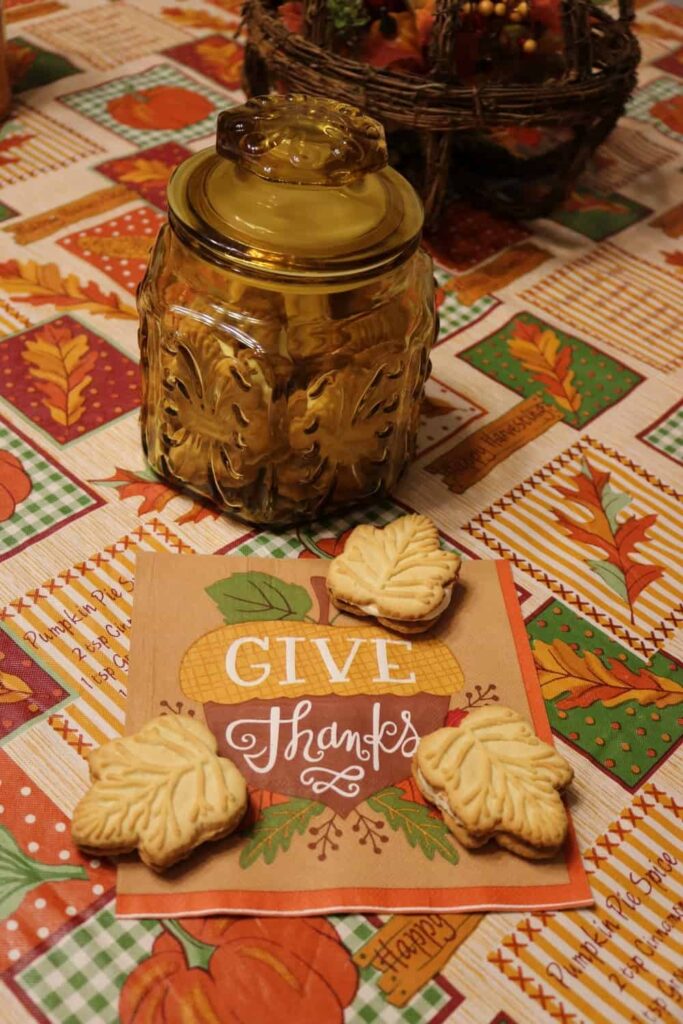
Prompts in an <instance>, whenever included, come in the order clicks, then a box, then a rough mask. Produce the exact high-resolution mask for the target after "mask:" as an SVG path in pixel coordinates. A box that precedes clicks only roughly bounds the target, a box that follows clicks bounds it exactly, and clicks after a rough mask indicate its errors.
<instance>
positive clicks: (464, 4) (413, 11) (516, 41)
mask: <svg viewBox="0 0 683 1024" xmlns="http://www.w3.org/2000/svg"><path fill="white" fill-rule="evenodd" d="M245 18H246V23H247V27H248V33H249V40H248V45H247V50H246V57H245V69H244V77H245V88H246V90H247V92H248V93H249V95H252V96H253V95H258V94H263V93H266V92H269V91H271V90H274V89H277V90H280V91H289V92H301V93H311V94H315V95H328V96H333V97H335V99H338V100H345V101H347V102H349V103H352V104H354V105H355V106H358V107H361V108H362V109H363V110H365V111H366V112H367V113H368V114H370V115H371V116H373V117H376V118H377V119H378V120H380V121H382V122H383V124H384V126H385V129H386V131H387V138H388V142H389V148H390V154H391V160H392V163H393V164H394V165H395V166H397V167H398V168H399V169H400V170H401V171H402V172H403V173H404V174H406V176H407V177H409V178H410V180H411V181H412V182H413V184H414V185H415V186H416V188H417V189H418V191H419V192H420V194H421V195H422V198H423V201H424V204H425V210H426V216H427V223H428V225H431V226H433V225H434V224H435V223H436V221H437V218H438V216H439V213H440V210H441V207H442V205H443V202H444V200H445V198H446V196H447V194H449V193H453V192H455V193H459V194H461V195H467V196H468V197H469V198H470V199H472V198H473V199H474V200H475V201H478V202H479V203H480V204H481V205H485V206H487V207H488V208H489V209H493V210H497V211H499V212H501V213H504V214H508V215H511V216H515V217H534V216H540V215H543V214H544V213H547V212H549V211H550V210H551V209H552V208H553V207H554V206H555V205H556V204H557V203H559V202H561V201H562V199H563V198H564V197H565V196H566V195H567V193H568V192H569V190H570V189H571V186H572V184H573V183H574V181H575V180H576V178H577V176H578V175H579V174H580V172H581V170H582V169H583V168H584V166H585V164H586V163H587V161H588V159H589V158H590V156H591V154H592V153H593V151H594V150H595V148H596V147H597V146H598V145H599V144H600V143H601V142H602V141H603V140H604V139H605V137H606V136H607V135H608V134H609V132H610V131H611V130H612V128H613V127H614V125H615V123H616V121H617V120H618V118H619V117H620V115H621V114H622V112H623V109H624V106H625V104H626V101H627V100H628V97H629V96H630V94H631V91H632V89H633V87H634V85H635V73H636V68H637V65H638V60H639V56H640V53H639V49H638V43H637V41H636V39H635V37H634V35H633V33H632V31H631V28H630V26H631V22H632V20H633V0H618V12H617V14H616V16H612V15H610V14H609V13H607V11H605V10H602V9H601V8H599V7H597V6H595V4H593V3H590V2H587V0H475V2H473V3H472V2H470V0H285V2H283V3H279V2H278V0H246V6H245Z"/></svg>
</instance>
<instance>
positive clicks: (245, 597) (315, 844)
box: [117, 553, 591, 917]
mask: <svg viewBox="0 0 683 1024" xmlns="http://www.w3.org/2000/svg"><path fill="white" fill-rule="evenodd" d="M329 564H330V563H329V561H326V560H317V559H261V558H238V557H235V558H224V557H220V556H196V557H193V558H187V557H182V556H173V555H166V554H154V555H151V554H146V553H142V554H140V555H139V557H138V561H137V577H136V585H135V606H134V613H133V636H132V647H131V670H130V680H129V693H130V697H129V713H128V721H127V731H128V732H131V731H135V730H137V729H139V728H140V727H141V726H142V725H144V723H145V722H146V721H147V720H148V719H150V718H153V717H154V716H155V715H158V714H159V713H163V712H164V711H165V712H166V713H174V712H175V711H181V712H182V713H183V714H185V715H187V714H189V715H194V716H196V717H197V718H199V719H200V720H201V721H205V722H206V724H207V726H208V728H209V729H210V731H211V732H212V733H213V735H214V736H215V737H216V740H217V746H218V754H219V755H220V756H221V757H225V758H228V759H230V760H231V761H232V762H233V763H234V764H235V766H236V767H237V769H238V770H239V771H240V773H241V774H242V775H243V776H244V777H245V778H246V780H247V784H248V786H249V795H250V806H249V809H248V811H247V814H246V816H245V818H244V820H243V822H242V824H241V825H240V826H239V828H238V830H237V831H236V832H235V833H233V835H231V836H230V837H228V838H227V839H224V840H218V841H217V842H215V843H210V844H207V845H205V846H204V847H202V848H201V849H200V850H199V851H197V852H195V853H194V854H193V855H192V856H191V857H190V858H189V859H188V860H187V861H185V862H183V863H182V864H180V865H178V866H177V867H176V868H174V869H173V872H172V873H171V875H169V876H158V875H156V874H154V873H153V872H151V871H149V870H148V869H147V868H146V867H145V866H144V865H142V864H140V863H128V862H126V863H122V864H121V865H120V867H119V874H118V896H117V912H118V913H119V914H120V915H123V916H131V917H134V916H139V915H145V914H151V915H154V914H171V915H177V916H184V915H187V914H193V913H210V912H212V911H214V912H215V911H222V912H227V913H255V914H259V913H263V912H276V913H291V914H301V913H304V914H305V913H325V912H331V911H336V910H339V911H343V910H359V909H364V910H378V911H398V910H408V911H410V910H422V909H431V910H436V909H441V910H462V909H488V908H508V907H509V908H514V907H529V908H531V907H535V908H541V907H543V908H550V907H561V906H583V905H587V904H589V903H590V902H591V897H590V893H589V890H588V886H587V883H586V880H585V875H584V874H583V870H582V868H581V865H580V859H579V857H578V853H577V851H576V846H575V843H574V840H573V836H572V835H571V833H570V836H569V838H568V841H567V843H566V844H565V846H564V847H563V848H562V849H561V850H560V852H558V854H557V855H556V856H555V857H554V858H552V859H551V860H548V861H547V862H545V863H543V864H538V863H532V862H527V861H523V860H521V859H520V858H518V857H515V856H514V855H513V854H511V853H509V852H507V851H505V850H502V849H493V850H490V851H489V850H487V851H486V853H485V854H482V853H479V854H478V853H477V851H470V850H468V849H465V848H464V847H462V846H460V845H459V844H458V843H457V842H456V841H455V840H454V838H453V836H452V835H451V833H450V831H449V829H448V827H447V825H446V824H445V823H444V820H443V818H442V816H441V814H440V813H439V811H438V810H436V809H435V808H434V807H433V806H432V805H431V804H429V803H428V802H427V801H426V800H425V799H424V797H423V796H422V794H421V793H420V791H419V789H418V787H417V785H416V784H415V782H414V780H413V779H412V778H411V764H412V759H413V757H414V755H415V752H416V750H417V747H418V743H419V739H420V737H421V736H423V735H425V734H427V733H431V732H433V731H434V730H436V729H438V728H440V727H441V726H443V725H444V724H445V723H446V722H447V721H448V719H449V716H452V713H453V712H454V711H456V710H458V709H462V710H467V709H471V708H473V707H476V706H485V705H487V704H496V703H500V704H504V705H507V706H509V707H511V708H514V709H515V710H516V711H518V712H519V713H520V714H522V715H524V716H525V717H526V718H527V719H528V720H529V721H531V722H532V723H533V726H534V728H535V730H536V731H537V732H538V733H539V734H540V735H541V736H542V738H543V739H545V740H549V738H550V733H549V729H548V725H547V720H546V718H545V712H544V708H543V701H542V698H541V695H540V691H539V689H538V682H537V680H536V676H535V671H534V669H533V661H532V659H531V657H530V652H529V649H528V646H526V644H527V641H526V637H525V634H524V628H523V623H522V619H521V615H520V612H519V607H518V604H517V598H516V594H515V588H514V584H513V582H512V577H511V574H510V570H509V567H508V565H507V563H503V562H486V561H481V562H465V563H464V564H463V566H462V571H461V574H460V577H459V579H458V583H457V586H456V592H455V594H454V597H453V600H452V601H451V603H450V604H449V606H448V607H447V608H446V609H445V610H443V612H442V614H441V615H440V616H439V617H438V619H437V620H436V622H435V623H434V624H433V625H432V626H431V628H430V629H429V630H428V631H427V632H425V633H422V634H419V635H413V634H401V633H397V632H395V631H393V630H390V629H386V628H384V627H383V626H381V625H380V624H379V623H377V622H376V621H373V620H371V619H359V618H357V617H354V616H351V615H348V614H345V613H344V612H340V611H339V610H338V609H336V608H335V607H334V606H333V605H332V604H331V602H330V600H329V595H328V591H327V587H326V581H325V578H326V574H327V571H328V569H329ZM169 622H172V623H173V628H172V629H169V628H168V623H169ZM491 636H494V637H495V643H492V642H491ZM150 666H153V667H154V670H153V672H150Z"/></svg>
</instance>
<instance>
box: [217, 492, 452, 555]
mask: <svg viewBox="0 0 683 1024" xmlns="http://www.w3.org/2000/svg"><path fill="white" fill-rule="evenodd" d="M402 515H405V510H404V509H402V508H400V507H399V506H398V505H394V504H393V503H392V502H390V501H384V502H379V503H378V504H376V505H370V506H368V507H365V508H358V509H351V510H350V511H349V512H347V513H346V514H345V515H343V516H330V517H328V518H326V519H320V520H319V521H318V522H316V523H315V524H310V525H303V526H301V527H299V528H298V529H297V530H287V531H283V532H282V533H273V532H269V531H267V530H264V531H263V532H262V533H257V534H256V536H254V537H249V539H248V540H246V541H244V543H243V544H240V545H239V547H236V548H232V549H231V550H230V552H229V554H231V555H242V556H244V557H252V558H298V557H299V555H300V554H301V552H302V551H304V550H305V549H308V550H309V551H310V552H311V554H313V555H315V556H316V557H323V558H326V557H329V555H327V554H326V553H325V552H319V551H318V550H316V544H317V543H318V541H320V540H323V539H324V538H326V537H335V538H336V537H340V536H341V535H342V533H344V532H345V531H346V530H351V529H353V527H354V526H359V525H360V524H361V523H365V524H367V525H368V526H377V527H382V526H386V525H387V523H391V522H392V521H393V520H394V519H398V517H399V516H402ZM441 543H442V545H443V547H445V548H448V549H449V550H451V551H459V550H460V549H459V548H458V547H457V546H456V545H454V544H450V543H449V542H448V541H446V540H444V539H443V537H442V538H441ZM460 553H461V554H462V552H460Z"/></svg>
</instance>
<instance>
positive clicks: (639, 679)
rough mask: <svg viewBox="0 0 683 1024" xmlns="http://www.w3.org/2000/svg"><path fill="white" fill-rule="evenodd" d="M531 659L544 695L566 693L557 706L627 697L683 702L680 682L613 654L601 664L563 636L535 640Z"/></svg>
mask: <svg viewBox="0 0 683 1024" xmlns="http://www.w3.org/2000/svg"><path fill="white" fill-rule="evenodd" d="M534 659H535V661H536V665H537V667H538V678H539V680H540V683H541V690H542V691H543V696H544V698H545V699H546V700H553V699H554V698H555V697H557V696H559V695H560V694H563V693H566V694H567V696H566V697H563V698H562V700H558V701H557V703H556V707H557V708H559V709H560V710H564V711H569V710H571V709H572V708H587V707H589V706H590V705H591V704H595V702H596V701H600V702H601V703H602V704H604V705H605V707H608V708H613V707H616V706H617V705H618V704H623V703H624V702H625V701H627V700H635V701H638V703H639V704H641V705H646V704H654V705H656V707H658V708H665V707H668V706H669V705H671V704H680V703H681V702H683V686H681V684H680V683H677V682H676V681H675V680H673V679H666V678H665V677H664V676H658V675H655V673H654V672H651V671H650V670H649V669H646V668H642V669H640V670H639V671H638V672H633V671H632V670H631V669H630V668H628V667H627V666H626V665H624V664H622V662H620V661H617V660H616V659H614V658H608V659H607V661H608V665H604V664H603V662H602V661H601V660H600V658H598V657H597V655H595V654H593V653H592V652H591V651H585V652H584V656H583V658H582V657H580V656H579V655H578V654H577V653H576V652H575V651H574V650H573V649H572V648H571V647H570V646H569V644H567V643H565V642H564V641H563V640H553V642H552V643H551V644H547V643H544V642H543V641H542V640H537V641H536V642H535V644H534Z"/></svg>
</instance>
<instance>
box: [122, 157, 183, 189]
mask: <svg viewBox="0 0 683 1024" xmlns="http://www.w3.org/2000/svg"><path fill="white" fill-rule="evenodd" d="M121 163H122V164H123V163H124V161H123V160H122V161H121ZM125 163H127V164H128V165H129V166H128V170H127V171H124V173H123V174H121V175H120V177H119V181H125V182H128V183H129V184H131V185H133V184H134V185H166V183H167V182H168V179H169V178H170V177H171V172H172V171H173V167H172V165H171V164H167V163H164V161H163V160H150V159H147V158H146V157H136V158H135V159H134V160H130V159H129V160H127V161H125Z"/></svg>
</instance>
